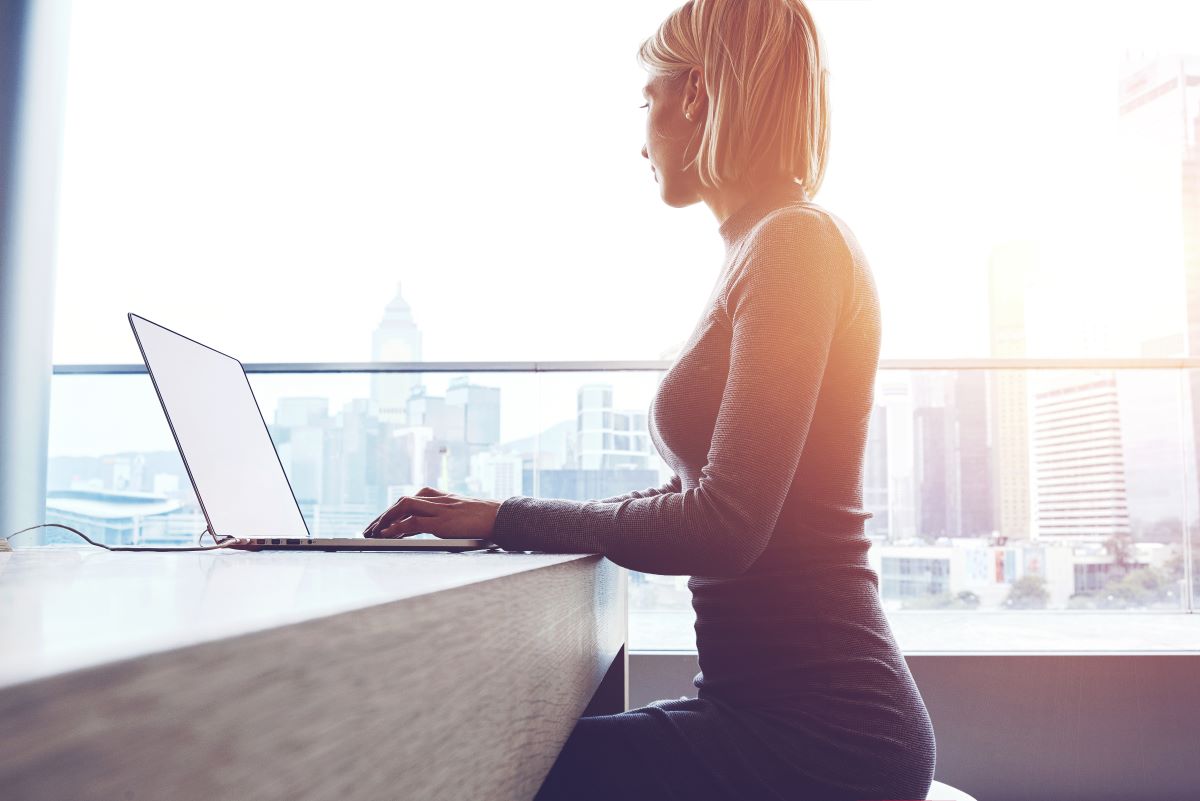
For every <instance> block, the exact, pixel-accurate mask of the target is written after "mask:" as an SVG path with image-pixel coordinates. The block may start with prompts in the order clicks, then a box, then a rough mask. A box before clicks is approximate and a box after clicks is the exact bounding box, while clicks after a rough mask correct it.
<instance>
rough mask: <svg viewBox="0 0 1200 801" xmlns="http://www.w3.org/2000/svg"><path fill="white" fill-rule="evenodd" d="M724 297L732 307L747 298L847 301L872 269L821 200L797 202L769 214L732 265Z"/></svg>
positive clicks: (841, 303) (838, 304)
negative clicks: (861, 275)
mask: <svg viewBox="0 0 1200 801" xmlns="http://www.w3.org/2000/svg"><path fill="white" fill-rule="evenodd" d="M730 267H731V269H730V270H729V273H728V277H727V280H726V283H725V286H724V288H723V289H724V291H723V292H722V293H721V296H720V301H721V302H722V305H723V306H724V307H725V309H726V310H729V311H732V310H733V309H734V308H737V307H739V306H740V304H741V303H743V302H744V301H745V300H746V299H748V298H751V297H758V298H759V299H760V300H761V299H767V298H771V301H770V302H772V303H778V302H784V303H786V302H789V301H790V302H793V303H796V304H801V305H803V304H806V303H810V302H811V301H812V299H813V298H815V297H819V296H823V297H827V298H828V299H829V302H830V304H831V305H833V306H836V307H839V308H840V307H843V306H844V305H845V304H846V303H847V302H848V300H849V298H850V297H851V296H853V295H855V294H856V290H855V286H856V284H857V282H858V278H859V276H860V274H862V273H864V272H865V271H866V269H867V267H866V262H865V260H864V259H863V257H862V254H861V251H860V250H859V248H858V244H857V242H856V241H855V240H854V235H853V233H851V231H850V229H849V228H848V227H847V226H846V225H845V223H843V222H842V220H841V219H840V218H838V217H837V216H836V215H834V214H833V213H832V212H830V211H828V210H827V209H825V208H823V207H821V206H818V205H817V204H815V203H811V202H805V203H792V204H788V205H786V206H783V207H780V208H777V209H773V210H772V211H770V212H768V213H767V214H765V215H763V217H762V219H760V220H758V221H757V222H756V223H755V224H754V225H753V226H752V227H751V228H750V230H749V231H748V232H747V234H746V236H745V238H744V239H743V242H742V247H741V249H740V251H739V252H738V254H737V255H736V256H735V258H734V262H733V263H732V264H731V265H730Z"/></svg>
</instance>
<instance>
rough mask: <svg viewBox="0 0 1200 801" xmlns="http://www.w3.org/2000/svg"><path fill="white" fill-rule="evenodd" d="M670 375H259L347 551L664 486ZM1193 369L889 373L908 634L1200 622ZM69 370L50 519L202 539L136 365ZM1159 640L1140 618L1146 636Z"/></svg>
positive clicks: (268, 412) (55, 445)
mask: <svg viewBox="0 0 1200 801" xmlns="http://www.w3.org/2000/svg"><path fill="white" fill-rule="evenodd" d="M668 367H669V363H666V362H611V363H596V362H593V363H561V362H559V363H484V364H466V363H446V364H434V363H419V364H390V365H381V364H312V365H305V364H285V365H247V372H248V373H249V374H250V380H251V384H252V385H253V387H254V390H255V393H256V394H257V396H258V399H259V403H260V405H261V407H262V411H263V415H264V417H265V419H266V420H267V422H268V425H269V427H270V430H271V434H272V437H273V438H274V440H275V443H276V446H277V448H278V450H279V455H280V459H281V461H282V462H283V465H284V468H285V470H286V471H287V473H288V476H289V478H290V480H291V483H292V486H293V489H294V491H295V494H296V497H297V499H298V501H299V503H300V506H301V509H302V511H303V513H304V515H305V518H306V520H307V522H308V525H309V527H310V530H311V532H312V534H313V535H314V536H354V535H357V534H358V533H359V532H361V530H362V528H363V526H364V525H365V524H366V523H367V522H368V521H369V520H371V519H372V518H373V517H374V516H375V515H376V514H377V513H378V512H379V510H380V509H382V508H383V507H385V506H386V505H387V504H388V503H390V501H391V500H393V499H394V498H395V497H397V496H399V495H403V494H407V493H411V492H413V491H415V490H416V489H418V488H420V487H422V486H426V485H429V486H435V487H438V488H443V489H448V490H451V491H454V492H459V493H465V494H469V495H474V496H477V497H489V498H506V497H509V496H512V495H533V496H539V497H556V498H569V499H576V500H588V499H595V498H603V497H608V496H612V495H617V494H620V493H623V492H627V491H629V490H634V489H643V488H646V487H650V486H657V485H659V484H661V483H662V482H663V481H665V480H666V478H668V477H669V475H670V472H669V470H668V469H667V467H666V466H665V465H664V464H663V462H662V461H661V460H660V459H659V457H658V456H657V454H656V453H655V451H654V447H653V445H652V444H651V442H650V438H649V434H648V433H647V428H646V414H647V409H648V407H649V403H650V399H651V397H652V395H653V393H654V390H655V387H656V385H657V383H658V381H659V379H660V378H661V376H662V374H663V371H664V370H665V369H667V368H668ZM1198 368H1200V360H1195V361H1193V360H1182V359H1160V360H1145V359H1141V360H1070V361H1064V360H1000V359H987V360H980V361H976V362H967V361H961V360H957V361H909V362H884V363H883V364H882V365H881V369H880V372H879V375H878V378H877V382H876V391H875V405H874V410H873V413H872V416H871V421H870V427H869V436H868V442H867V448H866V466H865V472H864V483H863V498H864V506H865V508H866V509H867V510H868V511H869V512H871V513H872V517H871V518H870V519H869V520H868V521H867V524H866V532H867V535H868V537H869V538H870V539H871V542H872V547H871V549H870V552H869V557H870V559H871V564H872V566H873V568H874V570H875V572H876V573H877V574H878V577H879V588H880V596H881V599H882V602H883V604H884V607H885V609H886V610H887V612H888V614H889V616H890V617H891V619H892V620H893V623H894V625H895V626H896V627H897V628H898V629H904V628H905V627H909V628H910V629H912V628H913V627H916V628H915V629H914V630H917V631H919V632H920V635H919V636H924V637H927V638H933V639H934V640H938V641H941V642H959V643H960V644H961V643H964V642H968V641H970V640H972V638H975V639H979V638H980V637H981V636H982V635H980V631H982V630H981V629H980V627H979V621H980V620H983V619H985V618H981V617H980V616H981V615H985V616H986V619H987V620H989V621H993V622H996V621H1002V622H1001V623H999V625H1009V626H1012V627H1013V628H1014V630H1016V629H1021V630H1024V631H1028V626H1027V623H1028V617H1027V616H1026V615H1025V613H1027V612H1032V611H1036V612H1038V613H1039V614H1040V615H1041V617H1040V618H1039V619H1051V618H1053V619H1060V618H1062V619H1065V620H1067V621H1068V623H1067V624H1064V625H1067V626H1068V627H1069V628H1070V629H1071V630H1072V631H1076V632H1078V631H1085V632H1086V630H1087V629H1088V627H1089V626H1091V627H1097V628H1096V632H1095V637H1097V638H1099V639H1100V640H1103V638H1104V637H1105V636H1106V635H1105V630H1104V627H1105V625H1106V624H1105V622H1104V621H1106V620H1111V619H1113V616H1112V615H1111V614H1108V615H1105V614H1099V615H1098V614H1096V613H1129V612H1137V613H1139V614H1140V613H1189V612H1192V611H1193V610H1194V607H1195V600H1194V599H1195V597H1196V594H1197V591H1198V590H1200V586H1198V580H1197V571H1196V569H1195V564H1194V563H1195V559H1194V553H1195V551H1196V548H1197V542H1198V540H1200V533H1198V532H1200V522H1198V514H1197V512H1198V509H1200V503H1198V501H1197V497H1198V492H1197V469H1196V459H1197V453H1196V448H1195V437H1194V434H1193V432H1194V430H1195V422H1194V421H1195V420H1196V419H1200V403H1197V401H1194V400H1193V398H1196V399H1197V400H1200V388H1197V389H1193V384H1194V382H1197V381H1200V369H1198ZM55 373H56V375H55V379H54V384H53V394H52V398H53V400H52V408H51V431H50V448H49V474H48V485H47V486H48V494H47V502H46V509H47V518H48V520H50V521H56V522H67V523H70V524H72V525H74V526H77V527H80V528H83V529H84V530H86V531H88V532H89V533H91V534H92V535H94V536H96V537H99V538H102V539H103V540H104V541H106V542H109V543H130V544H134V543H143V544H149V543H154V544H184V543H190V542H193V541H195V540H196V538H197V536H198V534H199V532H200V531H202V530H203V529H204V528H205V523H204V518H203V515H202V514H201V513H200V510H199V507H198V505H197V503H196V500H195V496H194V494H193V492H192V489H191V485H190V483H189V481H188V478H187V473H186V471H185V469H184V467H183V464H182V462H181V460H180V458H179V455H178V452H177V451H176V450H175V446H174V442H173V440H172V438H171V434H170V431H169V429H168V427H167V424H166V421H165V419H164V418H163V414H162V411H161V408H160V407H159V405H158V400H157V397H156V395H155V393H154V390H153V388H152V386H151V384H150V381H149V379H148V377H147V376H146V375H145V373H144V370H143V369H142V368H141V367H140V366H127V365H117V366H103V365H101V366H59V367H57V368H56V370H55ZM38 541H39V540H37V539H36V538H35V539H28V540H24V542H25V543H26V544H31V543H34V542H38ZM40 541H41V542H56V541H59V537H58V535H57V534H54V533H48V534H45V535H43V536H42V538H41V540H40ZM18 545H19V543H18ZM630 589H631V596H630V612H631V634H630V639H631V645H632V647H633V648H635V649H640V650H660V649H661V650H672V649H684V650H687V649H690V648H693V647H694V640H693V639H692V631H691V625H692V622H693V620H694V618H693V615H692V612H691V606H690V595H689V593H688V591H687V586H686V578H684V577H672V576H654V575H643V574H634V575H633V576H632V580H631V582H630ZM967 613H972V614H969V615H968V614H967ZM1064 615H1065V616H1067V617H1066V618H1063V616H1064ZM1191 619H1192V620H1195V618H1191ZM1021 620H1025V621H1026V622H1025V623H1021V622H1020V621H1021ZM1156 620H1159V621H1165V620H1167V618H1162V617H1160V618H1157V619H1156ZM989 625H991V624H989ZM1157 625H1160V623H1153V624H1145V622H1144V620H1143V628H1144V629H1145V631H1147V632H1148V633H1147V635H1146V636H1147V637H1154V636H1156V635H1155V634H1154V626H1157ZM912 636H918V635H912Z"/></svg>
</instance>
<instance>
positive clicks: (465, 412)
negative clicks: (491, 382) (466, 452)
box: [446, 376, 500, 448]
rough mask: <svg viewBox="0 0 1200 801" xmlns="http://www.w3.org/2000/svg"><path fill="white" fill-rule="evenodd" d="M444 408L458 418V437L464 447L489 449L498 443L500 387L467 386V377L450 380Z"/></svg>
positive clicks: (468, 384) (468, 379) (468, 383)
mask: <svg viewBox="0 0 1200 801" xmlns="http://www.w3.org/2000/svg"><path fill="white" fill-rule="evenodd" d="M446 407H447V408H448V409H454V410H457V411H455V414H456V415H459V416H461V417H462V432H463V433H462V438H463V441H464V442H466V443H467V444H468V445H471V446H474V447H476V448H478V447H491V446H492V445H495V444H496V443H498V442H500V388H499V387H485V386H481V385H479V384H473V383H471V380H470V378H468V377H467V376H458V377H456V378H453V379H451V381H450V386H449V388H447V390H446Z"/></svg>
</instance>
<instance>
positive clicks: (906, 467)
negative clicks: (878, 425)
mask: <svg viewBox="0 0 1200 801" xmlns="http://www.w3.org/2000/svg"><path fill="white" fill-rule="evenodd" d="M910 384H911V382H910V381H909V380H908V378H907V376H905V377H895V378H892V377H888V378H883V377H881V378H880V380H879V382H878V383H877V384H876V390H875V397H876V400H877V402H878V403H879V404H881V405H882V406H883V407H884V410H885V412H884V414H885V420H886V425H885V426H883V430H884V432H885V436H886V437H887V445H886V449H885V450H886V455H887V481H888V504H887V531H888V536H889V537H890V538H891V539H892V540H897V539H906V538H909V537H915V536H917V535H918V534H919V533H920V532H919V531H918V530H917V499H916V493H917V488H916V482H915V478H914V471H915V463H916V458H915V454H914V436H913V408H914V403H913V392H912V387H911V385H910Z"/></svg>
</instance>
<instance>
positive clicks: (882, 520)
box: [863, 403, 890, 537]
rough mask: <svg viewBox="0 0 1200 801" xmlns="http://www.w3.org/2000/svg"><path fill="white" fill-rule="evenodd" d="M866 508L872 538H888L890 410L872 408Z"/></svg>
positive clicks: (865, 468)
mask: <svg viewBox="0 0 1200 801" xmlns="http://www.w3.org/2000/svg"><path fill="white" fill-rule="evenodd" d="M863 508H864V509H866V510H867V511H868V512H870V513H871V515H872V516H871V517H870V518H868V519H867V523H866V532H867V534H868V535H870V536H876V537H878V536H884V537H886V536H888V535H889V533H890V532H889V529H888V522H889V520H888V430H887V407H886V406H884V405H883V404H881V403H876V404H875V405H874V406H872V407H871V421H870V423H869V425H868V427H867V454H866V460H865V463H864V465H863Z"/></svg>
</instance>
